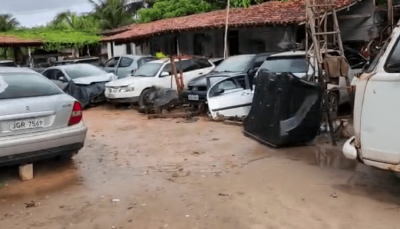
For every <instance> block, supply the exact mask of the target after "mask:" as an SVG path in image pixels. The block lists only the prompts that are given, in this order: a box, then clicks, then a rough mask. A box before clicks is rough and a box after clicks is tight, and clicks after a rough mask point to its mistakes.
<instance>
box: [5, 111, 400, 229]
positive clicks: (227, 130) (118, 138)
mask: <svg viewBox="0 0 400 229" xmlns="http://www.w3.org/2000/svg"><path fill="white" fill-rule="evenodd" d="M84 116H85V117H84V119H85V123H86V125H87V126H88V127H89V133H88V139H87V142H86V146H85V148H84V149H83V150H82V151H81V152H80V153H79V154H78V155H76V156H75V157H74V159H73V160H72V161H69V162H65V161H64V162H63V161H56V160H48V161H43V162H39V163H36V164H34V171H35V174H34V179H33V180H30V181H26V182H22V181H20V180H19V179H18V174H17V171H18V170H17V167H6V168H0V183H1V188H0V228H16V229H27V228H32V229H33V228H44V229H54V228H82V229H88V228H93V229H103V228H106V229H107V228H113V227H114V228H140V229H145V228H148V229H154V228H157V229H159V228H174V229H177V228H182V229H183V228H185V229H187V228H196V229H197V228H199V229H200V228H204V229H209V228H226V229H232V228H235V229H241V228H243V229H264V228H268V229H269V228H304V229H313V228H398V227H399V225H398V214H399V209H400V207H399V206H400V205H399V204H400V192H399V191H400V190H399V189H400V179H398V178H397V177H396V176H395V175H394V174H393V173H391V172H386V171H379V170H376V169H373V168H370V167H366V166H364V165H361V164H357V163H356V162H354V161H348V160H346V159H344V158H343V157H342V154H341V152H340V147H332V146H330V145H328V144H326V143H325V142H324V141H323V139H322V140H321V141H322V143H321V142H319V143H318V145H317V146H304V147H293V148H286V149H271V148H268V147H266V146H263V145H260V144H258V143H256V142H254V141H253V140H251V139H248V138H246V137H244V136H243V134H242V129H241V127H239V126H232V125H224V124H223V123H215V122H210V121H207V120H206V119H203V118H200V119H199V120H198V121H196V122H186V121H185V120H183V119H155V120H148V119H147V117H146V116H144V115H141V114H138V113H137V112H136V111H133V110H116V109H111V108H108V107H97V108H92V109H90V110H87V111H85V112H84ZM113 199H118V200H119V201H116V200H114V201H113ZM32 201H33V202H32ZM32 203H34V204H33V206H32ZM27 204H28V205H30V206H31V207H29V208H26V206H27Z"/></svg>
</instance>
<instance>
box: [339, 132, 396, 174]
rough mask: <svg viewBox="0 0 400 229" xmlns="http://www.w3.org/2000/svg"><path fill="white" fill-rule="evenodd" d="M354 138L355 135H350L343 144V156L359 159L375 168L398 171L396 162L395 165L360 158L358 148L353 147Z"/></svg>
mask: <svg viewBox="0 0 400 229" xmlns="http://www.w3.org/2000/svg"><path fill="white" fill-rule="evenodd" d="M354 140H355V137H351V138H350V139H349V140H347V141H346V143H345V144H344V145H343V149H342V151H343V154H344V156H345V157H346V158H348V159H351V160H356V159H359V161H360V162H362V163H364V164H365V165H368V166H372V167H376V168H379V169H384V170H391V171H396V172H400V164H397V165H395V164H388V163H384V162H379V161H372V160H368V159H365V158H362V157H361V156H360V152H359V149H357V148H356V147H355V145H354Z"/></svg>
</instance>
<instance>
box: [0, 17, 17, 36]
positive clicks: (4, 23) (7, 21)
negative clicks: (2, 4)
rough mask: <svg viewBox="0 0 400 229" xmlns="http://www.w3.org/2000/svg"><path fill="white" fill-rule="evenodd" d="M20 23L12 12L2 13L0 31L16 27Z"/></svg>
mask: <svg viewBox="0 0 400 229" xmlns="http://www.w3.org/2000/svg"><path fill="white" fill-rule="evenodd" d="M18 25H19V22H18V21H17V19H15V18H14V17H13V16H12V15H11V14H0V32H7V31H9V30H12V29H15V28H16V27H17V26H18Z"/></svg>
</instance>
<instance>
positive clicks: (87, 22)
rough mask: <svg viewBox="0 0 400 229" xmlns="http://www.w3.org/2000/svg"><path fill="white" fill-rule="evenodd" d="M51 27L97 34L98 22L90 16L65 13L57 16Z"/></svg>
mask: <svg viewBox="0 0 400 229" xmlns="http://www.w3.org/2000/svg"><path fill="white" fill-rule="evenodd" d="M51 25H52V26H54V27H55V28H57V29H74V30H81V31H87V32H98V30H99V21H98V20H97V19H96V18H95V17H93V16H90V15H80V16H78V15H77V14H76V13H72V12H70V11H65V12H62V13H59V14H57V16H56V17H55V18H54V20H53V21H52V22H51Z"/></svg>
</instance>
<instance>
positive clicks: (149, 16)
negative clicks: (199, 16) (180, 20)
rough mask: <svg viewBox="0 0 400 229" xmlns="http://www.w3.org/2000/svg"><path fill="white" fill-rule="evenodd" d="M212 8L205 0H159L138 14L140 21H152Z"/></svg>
mask: <svg viewBox="0 0 400 229" xmlns="http://www.w3.org/2000/svg"><path fill="white" fill-rule="evenodd" d="M210 10H212V5H211V4H209V3H207V2H205V1H203V0H159V1H157V2H156V3H154V5H153V7H152V8H148V9H141V10H139V12H138V14H139V18H140V19H139V20H140V22H150V21H155V20H159V19H163V18H171V17H180V16H185V15H190V14H196V13H202V12H207V11H210Z"/></svg>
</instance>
